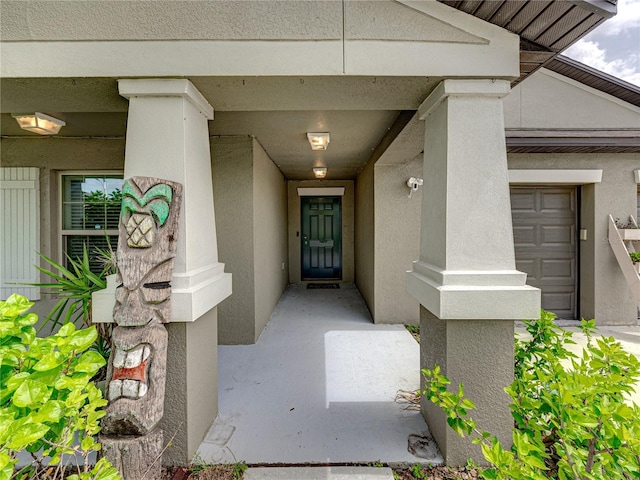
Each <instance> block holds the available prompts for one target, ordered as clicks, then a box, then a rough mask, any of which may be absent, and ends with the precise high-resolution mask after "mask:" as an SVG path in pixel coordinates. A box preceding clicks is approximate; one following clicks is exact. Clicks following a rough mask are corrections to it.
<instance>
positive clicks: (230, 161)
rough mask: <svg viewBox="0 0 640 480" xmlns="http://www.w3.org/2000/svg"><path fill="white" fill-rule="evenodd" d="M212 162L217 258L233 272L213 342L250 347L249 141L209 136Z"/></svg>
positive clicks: (252, 293) (252, 334) (252, 277)
mask: <svg viewBox="0 0 640 480" xmlns="http://www.w3.org/2000/svg"><path fill="white" fill-rule="evenodd" d="M211 162H212V176H213V202H214V205H215V207H216V232H217V237H218V255H219V258H220V260H221V261H222V262H224V263H225V270H226V271H228V272H231V273H233V277H232V281H233V286H232V289H233V295H231V296H229V297H228V298H226V299H225V300H224V301H222V302H221V303H220V305H218V339H219V342H220V344H221V345H228V344H250V343H253V342H254V339H255V272H254V267H253V264H254V256H253V255H254V248H253V243H254V229H253V218H254V211H253V196H254V188H253V140H252V138H251V137H248V136H247V137H216V138H212V139H211ZM239 239H242V241H239Z"/></svg>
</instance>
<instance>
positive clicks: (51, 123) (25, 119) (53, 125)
mask: <svg viewBox="0 0 640 480" xmlns="http://www.w3.org/2000/svg"><path fill="white" fill-rule="evenodd" d="M12 117H13V118H15V119H16V121H17V122H18V125H20V128H22V129H23V130H28V131H30V132H34V133H39V134H40V135H55V134H56V133H58V132H59V131H60V129H61V128H62V127H64V126H65V125H66V123H65V122H63V121H62V120H59V119H57V118H54V117H51V116H49V115H45V114H44V113H40V112H35V113H33V114H31V113H29V114H25V115H15V114H14V115H12Z"/></svg>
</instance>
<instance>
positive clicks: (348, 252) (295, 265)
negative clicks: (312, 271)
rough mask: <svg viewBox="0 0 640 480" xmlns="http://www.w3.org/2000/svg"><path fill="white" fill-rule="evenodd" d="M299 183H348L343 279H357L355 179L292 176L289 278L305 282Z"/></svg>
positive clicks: (344, 200)
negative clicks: (321, 178)
mask: <svg viewBox="0 0 640 480" xmlns="http://www.w3.org/2000/svg"><path fill="white" fill-rule="evenodd" d="M298 187H306V188H312V187H345V189H344V196H343V197H342V282H344V283H353V281H354V221H355V210H354V182H353V181H352V180H300V181H297V180H290V181H289V182H288V185H287V195H288V210H289V281H290V282H291V283H300V282H302V268H301V258H300V257H301V244H300V238H301V237H300V227H301V223H300V222H301V217H300V197H299V196H298V190H297V188H298Z"/></svg>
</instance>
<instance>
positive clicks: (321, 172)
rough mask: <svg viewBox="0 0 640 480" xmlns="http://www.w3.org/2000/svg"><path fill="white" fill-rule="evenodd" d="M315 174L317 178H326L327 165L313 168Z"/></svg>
mask: <svg viewBox="0 0 640 480" xmlns="http://www.w3.org/2000/svg"><path fill="white" fill-rule="evenodd" d="M313 174H314V175H315V176H316V178H324V177H326V176H327V167H315V168H314V169H313Z"/></svg>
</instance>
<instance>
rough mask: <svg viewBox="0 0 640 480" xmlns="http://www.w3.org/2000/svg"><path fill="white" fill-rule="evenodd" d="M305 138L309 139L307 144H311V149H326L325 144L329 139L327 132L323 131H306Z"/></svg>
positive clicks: (327, 143)
mask: <svg viewBox="0 0 640 480" xmlns="http://www.w3.org/2000/svg"><path fill="white" fill-rule="evenodd" d="M307 140H309V145H311V150H326V149H327V145H329V142H330V141H331V139H330V138H329V132H323V133H311V132H307Z"/></svg>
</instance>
